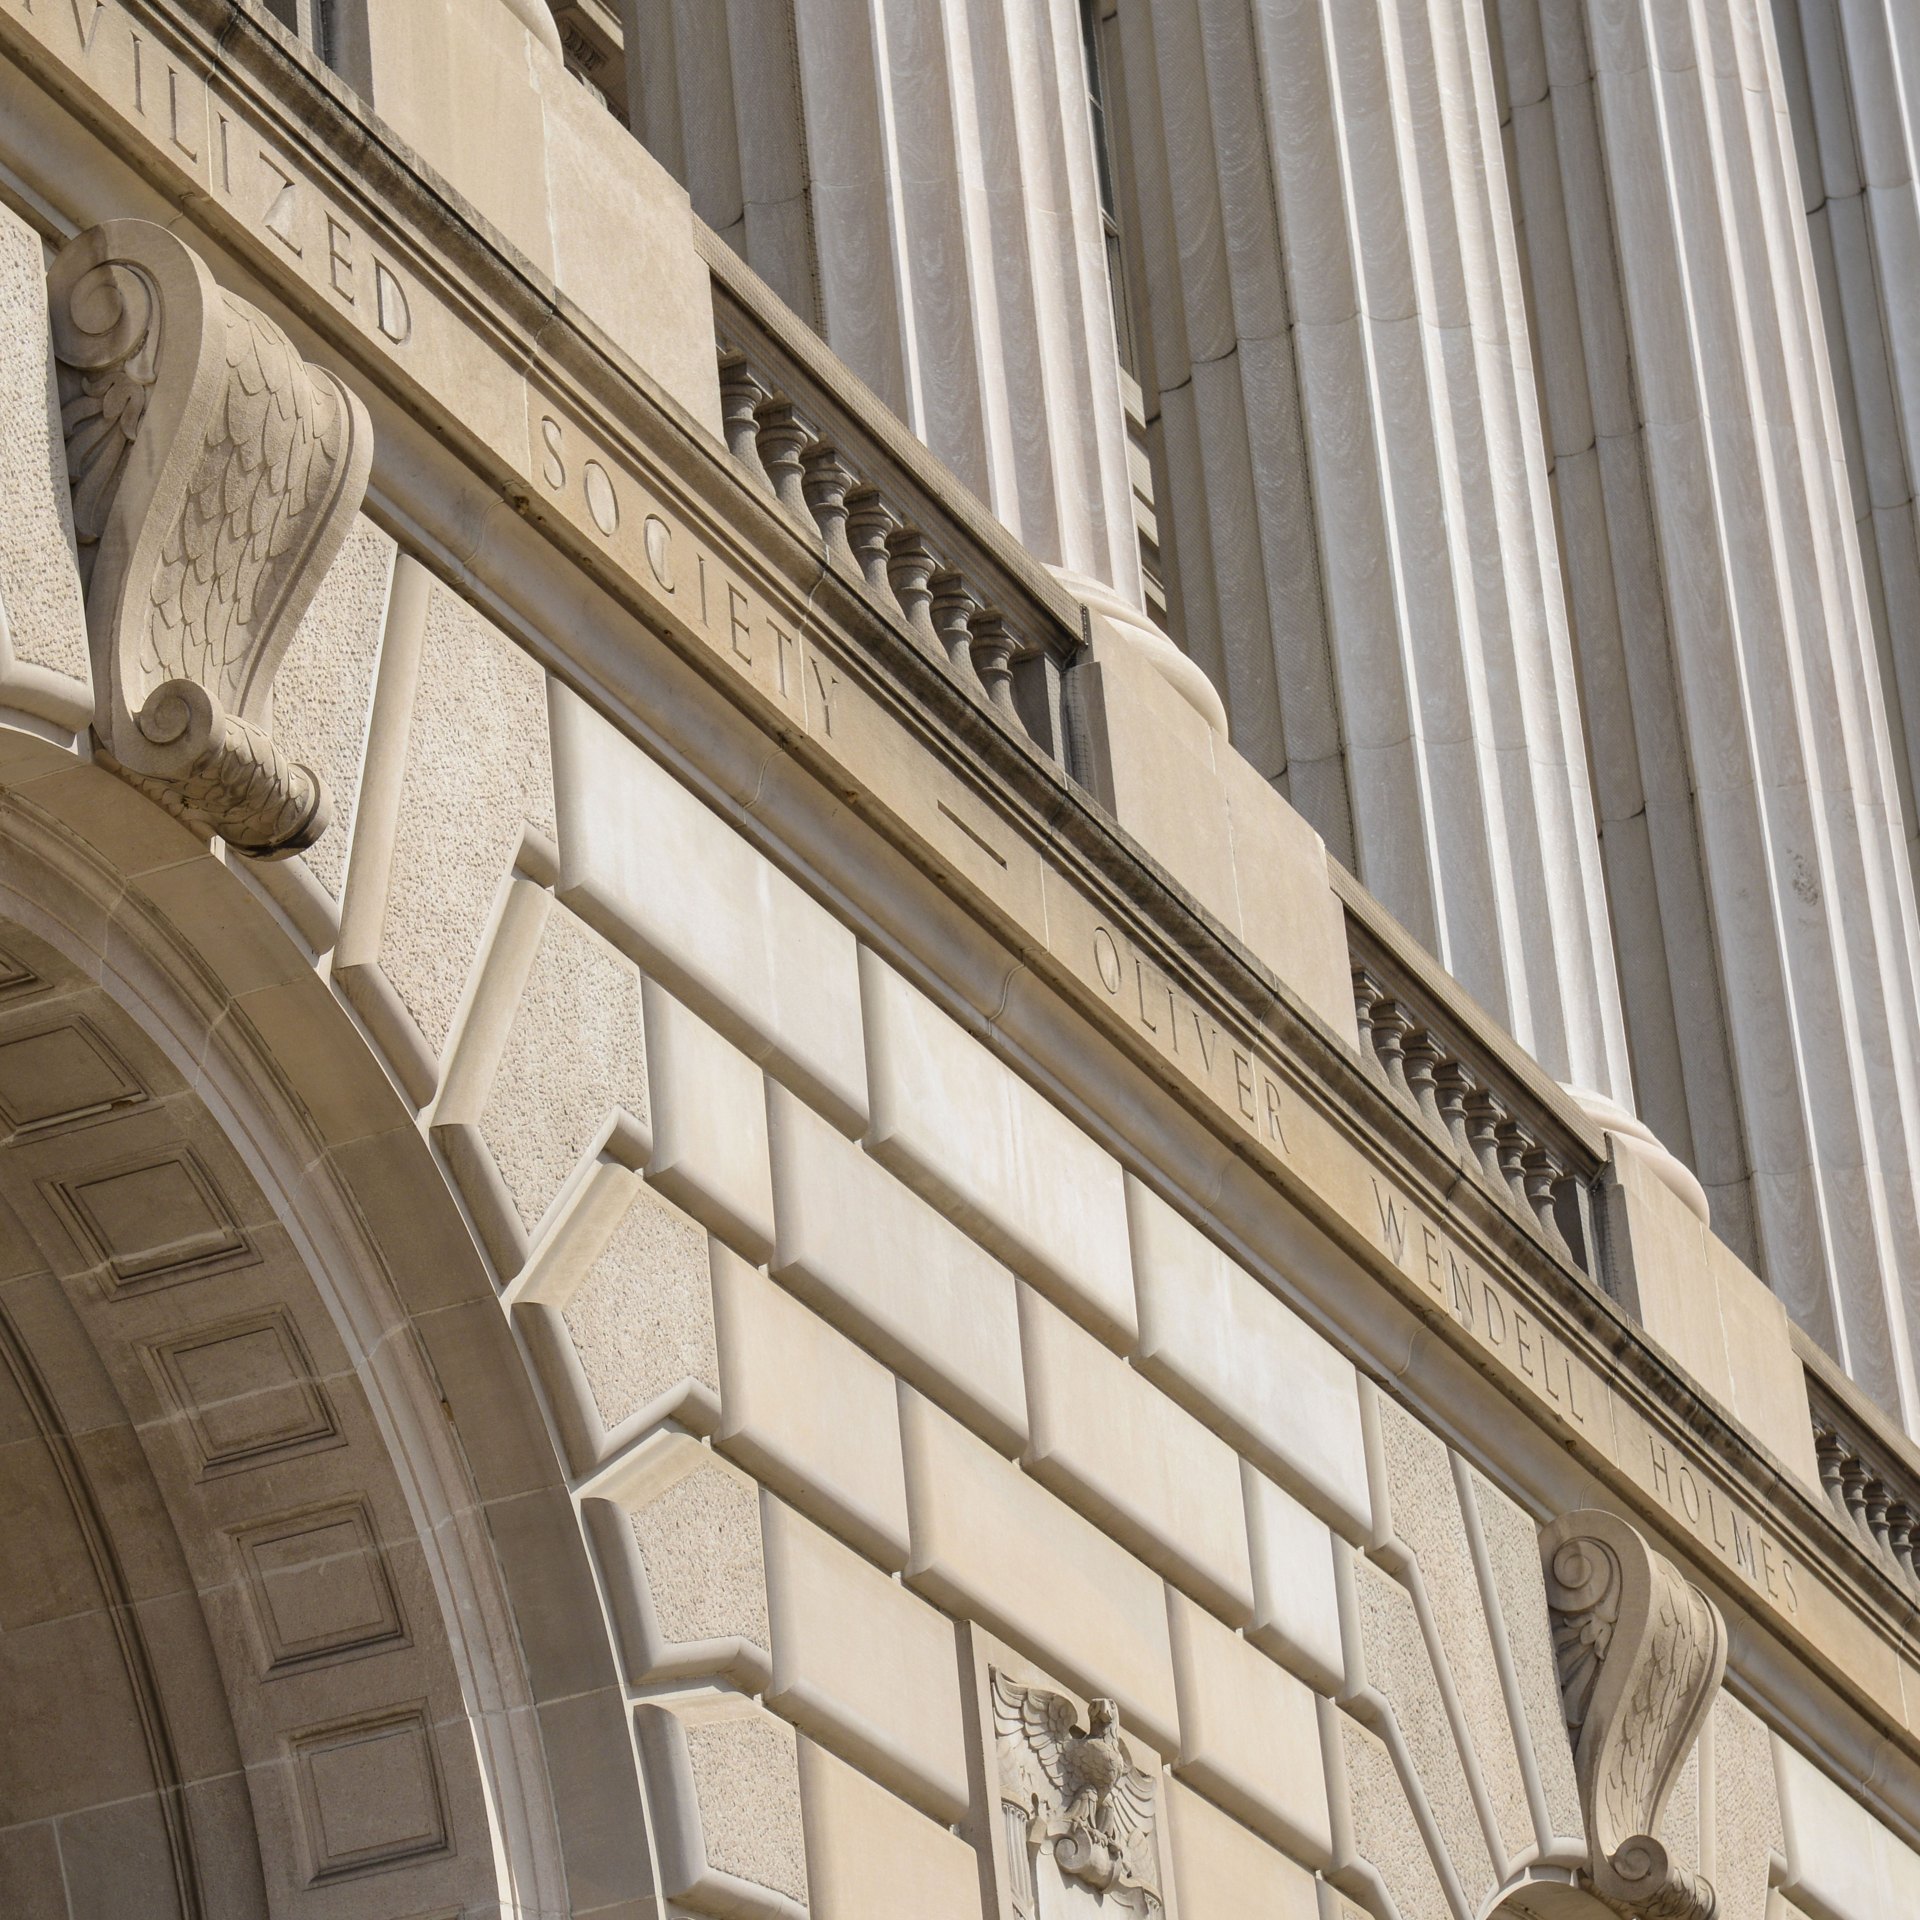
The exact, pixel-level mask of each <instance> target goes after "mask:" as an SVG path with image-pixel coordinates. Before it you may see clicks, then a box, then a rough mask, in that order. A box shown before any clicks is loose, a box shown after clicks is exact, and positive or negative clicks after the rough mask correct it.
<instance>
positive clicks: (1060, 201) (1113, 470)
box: [629, 0, 1140, 602]
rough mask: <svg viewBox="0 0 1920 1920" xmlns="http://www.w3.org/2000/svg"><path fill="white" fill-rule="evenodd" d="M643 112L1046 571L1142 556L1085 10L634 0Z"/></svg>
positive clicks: (663, 152)
mask: <svg viewBox="0 0 1920 1920" xmlns="http://www.w3.org/2000/svg"><path fill="white" fill-rule="evenodd" d="M629 55H630V58H631V59H632V61H633V63H634V81H633V85H632V88H631V97H632V98H633V99H634V100H635V101H637V102H638V103H639V104H638V107H637V109H636V114H635V124H636V131H638V132H639V133H640V135H641V137H642V138H643V139H644V140H645V141H646V142H647V143H648V145H649V146H650V147H652V148H653V150H654V152H655V153H656V154H657V155H658V156H659V157H660V158H661V159H662V160H664V161H665V162H666V164H667V165H668V166H669V167H670V168H671V169H672V170H673V171H674V172H675V173H676V174H678V175H679V177H680V178H681V179H682V180H683V181H684V182H685V183H686V185H687V187H688V190H689V192H690V193H691V194H692V197H693V203H694V209H695V211H696V212H698V213H699V214H700V215H701V217H702V218H703V219H705V220H707V221H708V222H709V223H710V224H711V225H713V226H714V227H716V228H717V229H718V230H719V231H720V232H721V233H722V234H724V235H725V236H726V237H727V238H728V239H729V240H731V241H732V242H733V244H734V245H735V246H736V247H737V248H738V249H739V251H740V252H741V254H742V255H743V256H744V257H745V259H746V260H747V262H748V264H749V265H751V266H752V267H754V268H755V269H756V270H757V271H758V272H760V273H761V274H763V275H764V276H765V277H766V279H767V280H768V281H769V282H770V283H771V284H772V286H773V287H774V289H775V291H776V292H778V293H779V294H780V295H781V296H782V297H783V298H784V299H786V300H787V301H788V302H789V304H791V305H792V306H793V307H794V308H795V310H796V311H797V312H799V313H800V314H801V315H802V316H803V317H804V318H806V319H807V320H809V321H810V322H812V324H814V325H815V326H816V327H818V328H819V330H820V331H821V333H822V334H823V335H824V336H825V338H826V340H827V343H828V344H829V345H830V346H831V347H833V349H834V350H835V351H836V352H837V353H838V354H839V355H840V357H841V358H842V359H843V360H845V361H846V362H847V363H848V364H849V365H850V366H851V367H852V368H853V369H854V371H855V372H857V373H858V374H860V375H861V377H862V378H863V379H865V380H866V381H867V383H868V384H869V385H870V386H872V387H873V388H874V390H875V391H876V392H877V393H878V394H879V395H880V396H881V397H882V398H883V399H884V400H885V401H886V402H887V403H888V404H889V405H890V406H891V407H893V409H894V410H895V411H896V412H897V413H898V414H899V415H900V416H901V418H902V419H904V420H905V421H906V422H907V424H908V425H909V426H911V427H912V428H913V430H914V431H915V432H916V433H917V434H919V435H920V437H921V438H922V439H923V440H925V441H926V443H927V444H928V446H930V447H931V448H932V449H933V451H934V452H935V453H937V454H938V455H939V456H940V457H941V458H942V459H943V460H944V461H945V462H946V463H947V465H948V466H950V467H951V468H952V469H953V470H954V472H955V473H956V474H958V475H959V477H960V478H961V479H962V480H963V481H965V482H966V483H967V485H969V486H970V487H972V488H973V489H974V490H975V491H976V492H977V493H978V494H979V495H980V496H981V497H982V498H983V499H984V500H986V501H987V503H988V504H989V505H990V506H991V507H992V508H993V510H994V512H995V513H996V514H998V515H999V517H1000V518H1001V519H1002V520H1003V521H1004V522H1005V523H1006V524H1007V526H1008V527H1010V528H1011V529H1012V530H1013V531H1014V532H1015V533H1017V534H1018V535H1019V536H1020V538H1021V539H1022V541H1023V542H1024V543H1025V544H1026V546H1027V547H1028V549H1029V550H1030V551H1031V552H1032V553H1034V554H1035V555H1036V556H1037V557H1039V558H1040V559H1042V560H1044V561H1047V562H1048V563H1049V564H1051V565H1054V566H1058V567H1062V568H1064V569H1066V570H1068V571H1071V572H1075V573H1081V574H1087V575H1091V576H1093V577H1094V578H1096V579H1098V580H1100V581H1102V582H1104V583H1106V584H1107V585H1109V586H1112V587H1114V588H1116V589H1118V590H1119V591H1120V592H1121V593H1123V594H1124V595H1125V596H1126V597H1127V598H1128V599H1129V600H1132V601H1135V602H1137V601H1138V599H1139V595H1140V558H1139V548H1138V545H1137V537H1136V533H1135V529H1134V522H1133V507H1132V489H1131V483H1130V481H1129V477H1128V472H1127V447H1126V419H1125V414H1124V412H1123V410H1122V406H1121V399H1120V385H1119V370H1118V366H1117V362H1116V358H1115V352H1114V331H1113V316H1112V306H1111V302H1110V297H1109V293H1108V287H1107V267H1106V255H1105V241H1104V235H1103V230H1102V227H1101V221H1100V206H1099V198H1098V191H1097V187H1096V184H1095V177H1094V161H1093V147H1092V135H1091V129H1090V124H1089V118H1088V111H1087V95H1086V77H1085V68H1084V65H1083V62H1082V55H1081V45H1080V31H1079V23H1078V19H1077V17H1076V9H1075V8H1074V7H1072V6H1067V5H1062V4H1058V3H1057V0H801V3H800V4H797V5H795V4H792V0H636V7H635V14H634V31H633V33H632V34H631V36H630V41H629Z"/></svg>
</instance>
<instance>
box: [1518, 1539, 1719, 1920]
mask: <svg viewBox="0 0 1920 1920" xmlns="http://www.w3.org/2000/svg"><path fill="white" fill-rule="evenodd" d="M1540 1547H1541V1552H1542V1554H1543V1555H1544V1556H1545V1559H1546V1568H1547V1606H1548V1608H1549V1610H1550V1612H1551V1614H1552V1617H1553V1646H1554V1654H1555V1657H1556V1660H1557V1662H1558V1666H1559V1675H1560V1699H1561V1706H1562V1708H1563V1710H1564V1711H1565V1713H1566V1717H1567V1728H1568V1731H1569V1732H1570V1733H1571V1734H1572V1735H1573V1742H1574V1772H1575V1774H1576V1776H1577V1778H1578V1780H1579V1783H1580V1804H1581V1806H1582V1808H1583V1809H1584V1810H1585V1813H1586V1820H1587V1844H1588V1848H1589V1850H1590V1854H1591V1864H1590V1866H1589V1868H1588V1870H1587V1874H1586V1882H1587V1885H1588V1887H1589V1888H1590V1889H1591V1890H1592V1892H1593V1893H1595V1894H1596V1895H1597V1896H1598V1897H1599V1898H1600V1899H1602V1900H1604V1901H1605V1902H1606V1903H1607V1905H1608V1906H1610V1907H1612V1908H1614V1909H1615V1910H1616V1911H1617V1912H1619V1913H1622V1914H1630V1915H1635V1916H1639V1917H1640V1920H1713V1916H1714V1914H1715V1911H1716V1909H1717V1904H1718V1903H1717V1901H1716V1899H1715V1896H1714V1891H1713V1887H1712V1885H1711V1883H1710V1882H1708V1881H1707V1880H1705V1879H1704V1878H1702V1877H1701V1876H1700V1875H1699V1874H1696V1873H1691V1872H1689V1871H1688V1870H1687V1869H1686V1868H1684V1867H1679V1866H1676V1865H1674V1864H1673V1862H1671V1861H1670V1860H1669V1859H1668V1858H1667V1850H1666V1848H1665V1847H1664V1846H1663V1845H1662V1844H1661V1843H1660V1841H1659V1840H1658V1839H1656V1838H1655V1837H1654V1836H1655V1833H1656V1831H1657V1829H1658V1828H1659V1825H1660V1816H1661V1815H1662V1814H1663V1813H1664V1812H1665V1811H1666V1805H1667V1799H1668V1796H1669V1795H1670V1794H1671V1793H1672V1792H1673V1786H1674V1782H1675V1780H1676V1779H1678V1777H1679V1775H1680V1770H1681V1768H1682V1767H1683V1766H1684V1765H1685V1764H1686V1759H1687V1755H1688V1753H1689V1752H1690V1751H1691V1750H1692V1747H1693V1743H1694V1740H1695V1739H1696V1737H1697V1736H1698V1734H1699V1732H1700V1728H1701V1725H1702V1724H1703V1723H1704V1721H1705V1720H1706V1717H1707V1714H1708V1712H1709V1711H1710V1709H1711V1708H1712V1706H1713V1700H1714V1695H1715V1694H1716V1693H1718V1692H1719V1690H1720V1680H1721V1676H1722V1675H1723V1674H1724V1673H1725V1671H1726V1664H1727V1629H1726V1624H1725V1622H1723V1621H1722V1620H1721V1618H1720V1615H1719V1612H1718V1611H1717V1610H1716V1608H1715V1607H1714V1605H1713V1603H1712V1602H1711V1601H1710V1600H1708V1598H1707V1597H1706V1595H1705V1594H1703V1593H1702V1592H1701V1591H1700V1590H1699V1589H1698V1588H1697V1587H1694V1586H1690V1585H1689V1584H1688V1583H1687V1581H1686V1580H1685V1579H1683V1578H1682V1577H1681V1575H1680V1573H1679V1572H1678V1570H1677V1569H1676V1568H1674V1567H1673V1566H1671V1565H1670V1564H1669V1563H1668V1562H1667V1561H1665V1560H1663V1559H1662V1558H1661V1557H1660V1555H1659V1554H1657V1553H1655V1552H1654V1551H1653V1549H1652V1548H1651V1547H1649V1546H1648V1545H1647V1543H1646V1541H1645V1540H1643V1539H1642V1538H1641V1537H1640V1534H1639V1533H1638V1532H1637V1531H1636V1530H1635V1529H1634V1528H1633V1527H1630V1526H1629V1525H1628V1524H1627V1523H1626V1522H1625V1521H1624V1520H1622V1519H1619V1518H1618V1517H1617V1516H1615V1515H1613V1514H1610V1513H1603V1512H1600V1511H1597V1510H1589V1511H1585V1512H1580V1513H1570V1514H1567V1515H1566V1516H1565V1517H1564V1518H1562V1519H1560V1520H1557V1521H1555V1522H1554V1524H1553V1525H1552V1526H1551V1527H1549V1528H1548V1529H1547V1531H1546V1533H1545V1534H1544V1535H1543V1536H1542V1539H1541V1542H1540Z"/></svg>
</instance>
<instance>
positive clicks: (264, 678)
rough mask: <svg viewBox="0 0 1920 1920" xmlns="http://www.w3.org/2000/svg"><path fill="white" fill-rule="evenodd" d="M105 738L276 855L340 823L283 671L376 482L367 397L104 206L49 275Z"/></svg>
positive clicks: (226, 835) (121, 764) (109, 758)
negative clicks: (276, 682) (280, 728)
mask: <svg viewBox="0 0 1920 1920" xmlns="http://www.w3.org/2000/svg"><path fill="white" fill-rule="evenodd" d="M48 291H49V294H50V295H51V298H52V305H53V344H54V355H55V358H56V360H57V362H58V365H59V375H60V398H61V420H62V425H63V428H64V430H65V435H66V443H67V471H68V477H69V480H70V481H71V483H72V487H73V517H74V531H75V534H76V535H77V537H78V540H79V546H80V570H81V578H82V580H83V581H84V583H85V586H86V595H87V633H88V639H89V642H90V645H91V647H92V651H93V669H94V689H95V711H94V721H93V731H94V736H95V739H96V742H97V745H98V750H99V757H100V758H101V759H102V760H103V761H104V762H105V763H106V764H107V765H109V766H112V767H113V768H114V769H115V770H116V771H117V772H119V773H121V774H123V775H124V776H125V777H126V778H127V779H128V780H130V781H132V782H133V784H134V785H135V786H137V787H139V788H140V789H141V790H142V791H143V792H145V793H147V794H149V795H151V796H152V797H153V798H154V799H155V800H157V801H159V802H160V804H161V805H162V806H164V807H166V808H167V810H168V811H169V812H171V813H173V814H175V815H177V816H178V817H179V818H180V819H182V820H184V821H186V822H187V823H188V824H189V825H190V826H194V827H197V828H199V829H200V830H201V831H203V832H206V833H209V834H218V835H220V836H221V837H222V838H223V839H225V840H227V841H228V842H229V843H230V844H232V845H233V846H235V847H236V848H238V849H240V850H241V851H242V852H245V853H251V854H257V855H262V856H272V855H279V854H286V853H292V852H295V851H297V850H298V849H299V848H301V847H306V846H311V845H312V844H313V842H314V841H315V840H317V839H318V838H319V837H320V835H321V834H322V833H323V832H325V831H326V826H327V820H328V816H329V812H330V805H329V801H328V797H327V790H326V785H325V782H324V781H323V780H322V779H321V778H320V776H319V775H318V774H317V773H315V772H314V771H313V769H312V768H310V767H306V766H302V765H299V764H296V763H295V762H294V761H292V760H291V759H289V758H288V756H287V755H286V754H285V753H283V752H282V751H281V750H280V749H279V748H278V747H277V746H275V744H274V742H273V737H272V731H271V729H272V720H273V678H274V674H275V672H276V671H277V669H278V668H279V665H280V660H281V657H282V655H284V653H285V652H286V649H287V645H288V643H289V642H290V641H291V640H292V638H293V635H294V632H295V630H296V628H297V627H298V626H299V624H300V617H301V615H302V614H303V613H304V612H305V611H306V609H307V606H308V604H309V602H310V601H311V600H312V598H313V595H314V592H315V590H316V589H317V588H318V587H319V585H320V582H321V580H322V579H323V578H324V577H325V575H326V571H327V569H328V567H329V566H331V565H332V563H333V559H334V556H335V555H336V554H337V553H338V552H339V550H340V545H341V543H342V541H344V540H345V538H346V536H347V532H348V530H349V528H350V526H351V524H352V521H353V516H354V513H355V511H356V510H357V509H358V507H359V505H360V500H361V497H362V495H363V494H364V493H365V491H366V484H367V473H368V469H369V467H370V465H371V463H372V458H373V430H372V426H371V424H370V422H369V421H368V418H367V411H366V408H365V407H364V406H363V405H362V404H361V403H360V401H359V400H358V399H357V398H356V397H355V396H354V395H353V394H352V393H351V392H349V391H348V389H347V388H346V387H345V386H344V385H343V384H342V383H341V381H339V380H338V379H336V378H335V376H334V375H332V374H331V373H328V372H326V371H325V370H324V369H322V368H319V367H314V366H310V365H308V364H307V363H306V362H305V361H304V360H302V359H301V357H300V355H299V352H298V350H297V349H296V348H295V347H294V344H293V342H292V341H291V340H289V339H288V338H287V336H286V334H285V333H284V332H282V331H281V329H280V328H279V327H277V326H276V325H275V324H274V323H273V322H272V321H271V320H269V319H268V318H267V317H266V315H265V314H263V313H261V312H259V311H258V310H257V309H255V308H253V307H251V306H249V305H248V304H247V303H246V302H245V301H244V300H241V299H239V298H237V297H236V296H235V295H233V294H231V293H227V292H225V291H224V290H223V289H222V288H220V287H219V286H217V285H216V284H215V283H214V279H213V276H212V275H211V274H210V273H209V272H208V271H207V268H206V266H205V265H204V263H203V262H202V261H201V260H200V258H199V257H198V256H197V255H196V254H195V253H194V252H193V251H192V250H191V249H190V248H189V247H187V246H186V245H185V244H184V243H183V242H182V241H181V240H179V239H178V238H176V237H175V236H174V235H173V234H172V233H170V232H168V231H167V230H166V229H165V228H164V227H158V226H154V225H153V224H151V223H150V222H148V221H145V220H109V221H106V222H104V223H103V224H102V225H100V226H97V227H91V228H89V229H88V230H87V231H86V232H84V233H82V234H79V235H78V236H76V237H75V238H74V239H73V240H71V241H69V242H68V244H67V245H66V246H65V247H64V248H62V250H61V252H60V254H59V255H58V257H57V258H56V259H55V261H54V263H53V267H52V270H51V272H50V275H49V280H48Z"/></svg>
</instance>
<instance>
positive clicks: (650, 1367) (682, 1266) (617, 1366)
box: [560, 1187, 720, 1433]
mask: <svg viewBox="0 0 1920 1920" xmlns="http://www.w3.org/2000/svg"><path fill="white" fill-rule="evenodd" d="M560 1316H561V1319H562V1321H563V1322H564V1323H565V1326H566V1330H567V1338H568V1340H569V1341H570V1342H571V1343H572V1346H573V1350H574V1353H575V1355H576V1356H577V1357H578V1359H579V1362H580V1371H581V1373H582V1374H583V1375H584V1376H585V1379H586V1383H587V1389H588V1392H589V1393H590V1394H591V1395H592V1399H593V1410H594V1413H595V1415H596V1416H597V1417H598V1419H599V1422H600V1425H601V1426H602V1428H604V1429H605V1430H606V1431H607V1432H609V1433H611V1432H614V1431H615V1430H616V1429H618V1428H619V1427H620V1426H622V1425H623V1424H624V1423H625V1422H626V1421H628V1420H629V1419H631V1418H632V1417H633V1416H634V1415H635V1414H637V1413H639V1412H640V1411H641V1410H642V1409H644V1408H645V1407H647V1406H648V1405H649V1404H650V1403H651V1402H653V1401H654V1400H656V1399H658V1398H659V1397H660V1395H661V1394H663V1393H665V1392H667V1391H669V1390H670V1389H671V1388H672V1387H673V1386H674V1385H675V1384H676V1383H677V1382H679V1381H681V1380H695V1381H698V1382H699V1383H700V1384H701V1385H703V1386H705V1387H706V1388H708V1390H709V1391H710V1392H712V1393H713V1394H714V1396H715V1397H716V1398H717V1397H718V1395H719V1392H720V1360H719V1355H718V1353H717V1352H716V1351H715V1347H714V1335H713V1280H712V1276H711V1273H710V1272H709V1269H708V1254H707V1233H706V1229H705V1228H704V1227H702V1226H701V1225H700V1224H699V1222H698V1221H695V1220H689V1219H688V1218H687V1216H686V1215H685V1214H684V1213H682V1212H681V1211H680V1210H679V1208H678V1207H675V1206H673V1205H672V1204H671V1203H670V1202H668V1201H666V1200H663V1199H661V1198H660V1196H659V1195H658V1194H656V1193H652V1192H650V1191H649V1190H648V1189H647V1188H645V1187H637V1188H636V1189H635V1192H634V1196H633V1201H632V1204H631V1205H630V1206H629V1207H628V1208H627V1211H626V1213H625V1215H624V1216H623V1218H622V1219H621V1222H620V1224H619V1226H618V1227H616V1228H615V1229H614V1235H613V1238H612V1240H610V1241H609V1242H608V1243H607V1247H606V1250H605V1251H604V1252H603V1253H602V1254H601V1255H600V1257H599V1258H598V1259H597V1260H595V1261H594V1263H593V1264H592V1265H591V1266H590V1267H589V1268H588V1269H587V1271H586V1275H585V1277H584V1278H583V1279H582V1280H581V1282H580V1285H579V1287H578V1288H577V1289H576V1291H575V1292H574V1294H573V1296H572V1298H570V1299H569V1300H568V1301H567V1303H566V1305H565V1306H564V1307H562V1308H561V1309H560Z"/></svg>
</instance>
